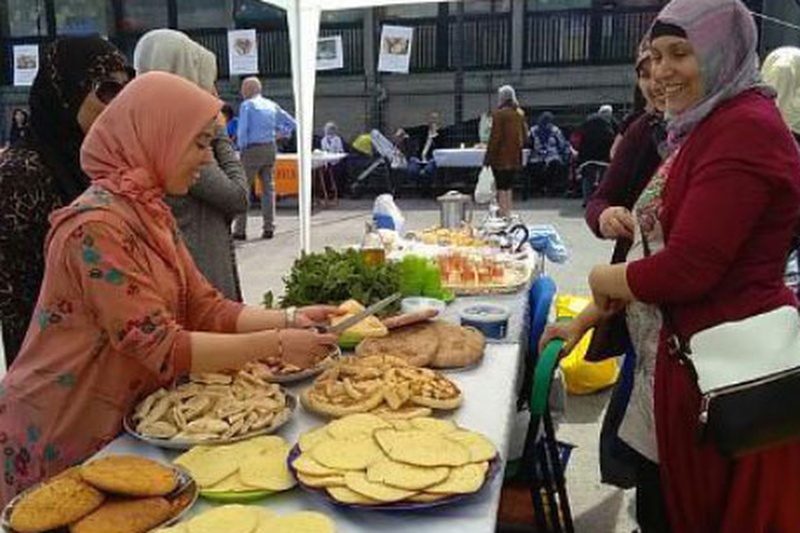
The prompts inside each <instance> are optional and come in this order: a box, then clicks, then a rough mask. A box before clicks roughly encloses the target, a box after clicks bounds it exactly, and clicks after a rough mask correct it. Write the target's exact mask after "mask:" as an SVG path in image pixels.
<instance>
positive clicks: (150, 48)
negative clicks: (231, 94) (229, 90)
mask: <svg viewBox="0 0 800 533" xmlns="http://www.w3.org/2000/svg"><path fill="white" fill-rule="evenodd" d="M133 68H135V69H136V72H137V73H138V74H144V73H145V72H150V71H153V70H157V71H161V72H169V73H171V74H176V75H178V76H180V77H181V78H184V79H186V80H188V81H191V82H193V83H194V84H196V85H197V86H198V87H200V88H201V89H204V90H206V91H209V92H212V91H213V90H214V82H215V81H217V56H215V55H214V54H213V53H212V52H211V51H209V50H207V49H205V48H204V47H203V46H201V45H199V44H197V43H196V42H194V41H193V40H191V39H190V38H189V37H188V36H187V35H185V34H183V33H181V32H179V31H175V30H166V29H162V30H152V31H149V32H147V33H145V34H144V35H143V36H142V38H141V39H139V42H138V43H136V49H135V50H134V51H133Z"/></svg>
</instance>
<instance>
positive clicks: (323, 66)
mask: <svg viewBox="0 0 800 533" xmlns="http://www.w3.org/2000/svg"><path fill="white" fill-rule="evenodd" d="M338 68H344V53H343V47H342V36H341V35H335V36H333V37H320V38H319V39H318V40H317V70H335V69H338Z"/></svg>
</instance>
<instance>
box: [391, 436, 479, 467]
mask: <svg viewBox="0 0 800 533" xmlns="http://www.w3.org/2000/svg"><path fill="white" fill-rule="evenodd" d="M375 440H376V441H378V444H379V445H380V447H381V449H382V450H383V452H384V453H385V454H386V455H388V456H389V457H390V458H391V459H393V460H395V461H397V462H400V463H407V464H410V465H417V466H424V467H430V466H461V465H465V464H467V463H469V461H470V455H469V450H468V449H467V448H466V447H465V446H464V445H462V444H459V443H458V442H456V441H453V440H449V439H447V438H446V437H445V436H444V435H441V434H439V433H429V432H426V431H422V430H410V431H397V430H396V429H379V430H377V431H375Z"/></svg>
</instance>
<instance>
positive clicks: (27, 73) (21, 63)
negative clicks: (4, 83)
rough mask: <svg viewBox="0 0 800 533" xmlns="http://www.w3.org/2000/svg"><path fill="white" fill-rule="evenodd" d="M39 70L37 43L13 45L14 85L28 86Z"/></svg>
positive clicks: (31, 83)
mask: <svg viewBox="0 0 800 533" xmlns="http://www.w3.org/2000/svg"><path fill="white" fill-rule="evenodd" d="M38 71H39V45H36V44H22V45H15V46H14V85H19V86H30V85H33V79H34V78H35V77H36V73H37V72H38Z"/></svg>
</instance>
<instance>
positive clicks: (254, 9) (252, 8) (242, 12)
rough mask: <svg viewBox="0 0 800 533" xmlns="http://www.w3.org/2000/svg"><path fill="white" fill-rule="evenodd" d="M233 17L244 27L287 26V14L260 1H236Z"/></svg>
mask: <svg viewBox="0 0 800 533" xmlns="http://www.w3.org/2000/svg"><path fill="white" fill-rule="evenodd" d="M233 17H234V20H235V21H236V23H237V24H239V25H240V26H244V27H262V26H263V27H275V26H286V12H285V11H284V10H283V9H280V8H278V7H275V6H273V5H270V4H265V3H264V2H261V1H260V0H235V3H234V8H233Z"/></svg>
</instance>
